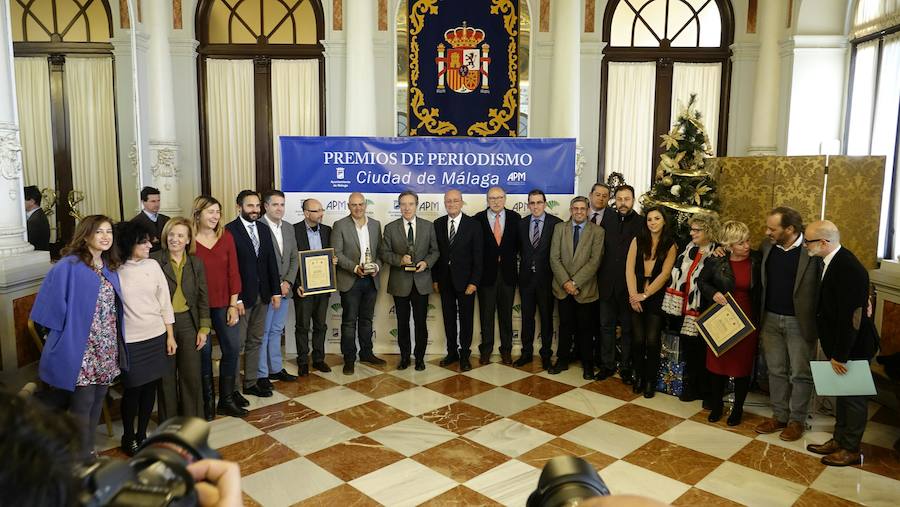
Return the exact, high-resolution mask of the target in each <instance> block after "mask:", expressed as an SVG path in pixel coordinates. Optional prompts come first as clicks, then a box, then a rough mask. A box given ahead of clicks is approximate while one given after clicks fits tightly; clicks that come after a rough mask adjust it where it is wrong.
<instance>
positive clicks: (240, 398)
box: [231, 389, 250, 407]
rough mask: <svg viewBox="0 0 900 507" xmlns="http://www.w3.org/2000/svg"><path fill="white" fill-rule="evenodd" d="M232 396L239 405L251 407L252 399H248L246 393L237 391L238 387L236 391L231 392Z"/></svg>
mask: <svg viewBox="0 0 900 507" xmlns="http://www.w3.org/2000/svg"><path fill="white" fill-rule="evenodd" d="M231 398H232V399H233V400H234V404H235V405H237V406H239V407H249V406H250V400H248V399H247V398H244V395H242V394H241V393H239V392H238V391H237V389H235V390H234V391H232V392H231Z"/></svg>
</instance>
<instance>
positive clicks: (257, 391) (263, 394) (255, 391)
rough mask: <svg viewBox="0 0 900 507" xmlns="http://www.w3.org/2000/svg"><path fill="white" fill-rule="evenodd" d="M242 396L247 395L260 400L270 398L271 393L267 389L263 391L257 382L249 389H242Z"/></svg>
mask: <svg viewBox="0 0 900 507" xmlns="http://www.w3.org/2000/svg"><path fill="white" fill-rule="evenodd" d="M244 394H249V395H252V396H257V397H260V398H269V397H271V396H272V391H271V390H269V389H265V388H263V387H262V386H260V385H259V381H257V382H256V383H255V384H253V385H252V386H250V387H244Z"/></svg>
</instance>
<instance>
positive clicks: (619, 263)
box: [597, 209, 644, 301]
mask: <svg viewBox="0 0 900 507" xmlns="http://www.w3.org/2000/svg"><path fill="white" fill-rule="evenodd" d="M610 212H612V213H610ZM643 222H644V217H643V216H641V215H640V214H639V213H637V212H636V211H630V212H629V213H628V214H627V215H625V216H624V217H623V216H622V215H620V214H619V213H618V212H616V211H615V210H613V209H610V210H607V211H606V212H604V213H603V220H602V221H601V222H600V227H603V230H604V231H605V232H606V234H605V236H604V238H603V260H602V261H601V262H600V269H599V270H597V277H598V278H599V282H600V283H599V284H598V285H597V287H598V289H599V292H600V300H601V301H604V300H608V299H609V298H611V297H613V296H614V295H615V296H616V297H619V298H625V297H626V296H627V295H628V287H627V286H626V285H625V258H626V257H628V247H630V246H631V240H633V239H634V237H635V236H637V233H638V230H640V228H641V226H642V224H643Z"/></svg>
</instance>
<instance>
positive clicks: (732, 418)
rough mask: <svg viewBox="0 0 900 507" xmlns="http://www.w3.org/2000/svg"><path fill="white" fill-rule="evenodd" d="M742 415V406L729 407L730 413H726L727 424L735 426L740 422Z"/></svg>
mask: <svg viewBox="0 0 900 507" xmlns="http://www.w3.org/2000/svg"><path fill="white" fill-rule="evenodd" d="M743 417H744V408H743V407H734V408H732V409H731V414H729V415H728V425H729V426H737V425H738V424H741V419H742V418H743Z"/></svg>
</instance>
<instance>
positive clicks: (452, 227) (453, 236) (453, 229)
mask: <svg viewBox="0 0 900 507" xmlns="http://www.w3.org/2000/svg"><path fill="white" fill-rule="evenodd" d="M454 239H456V219H455V218H454V219H453V220H450V244H451V245H452V244H453V240H454Z"/></svg>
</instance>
